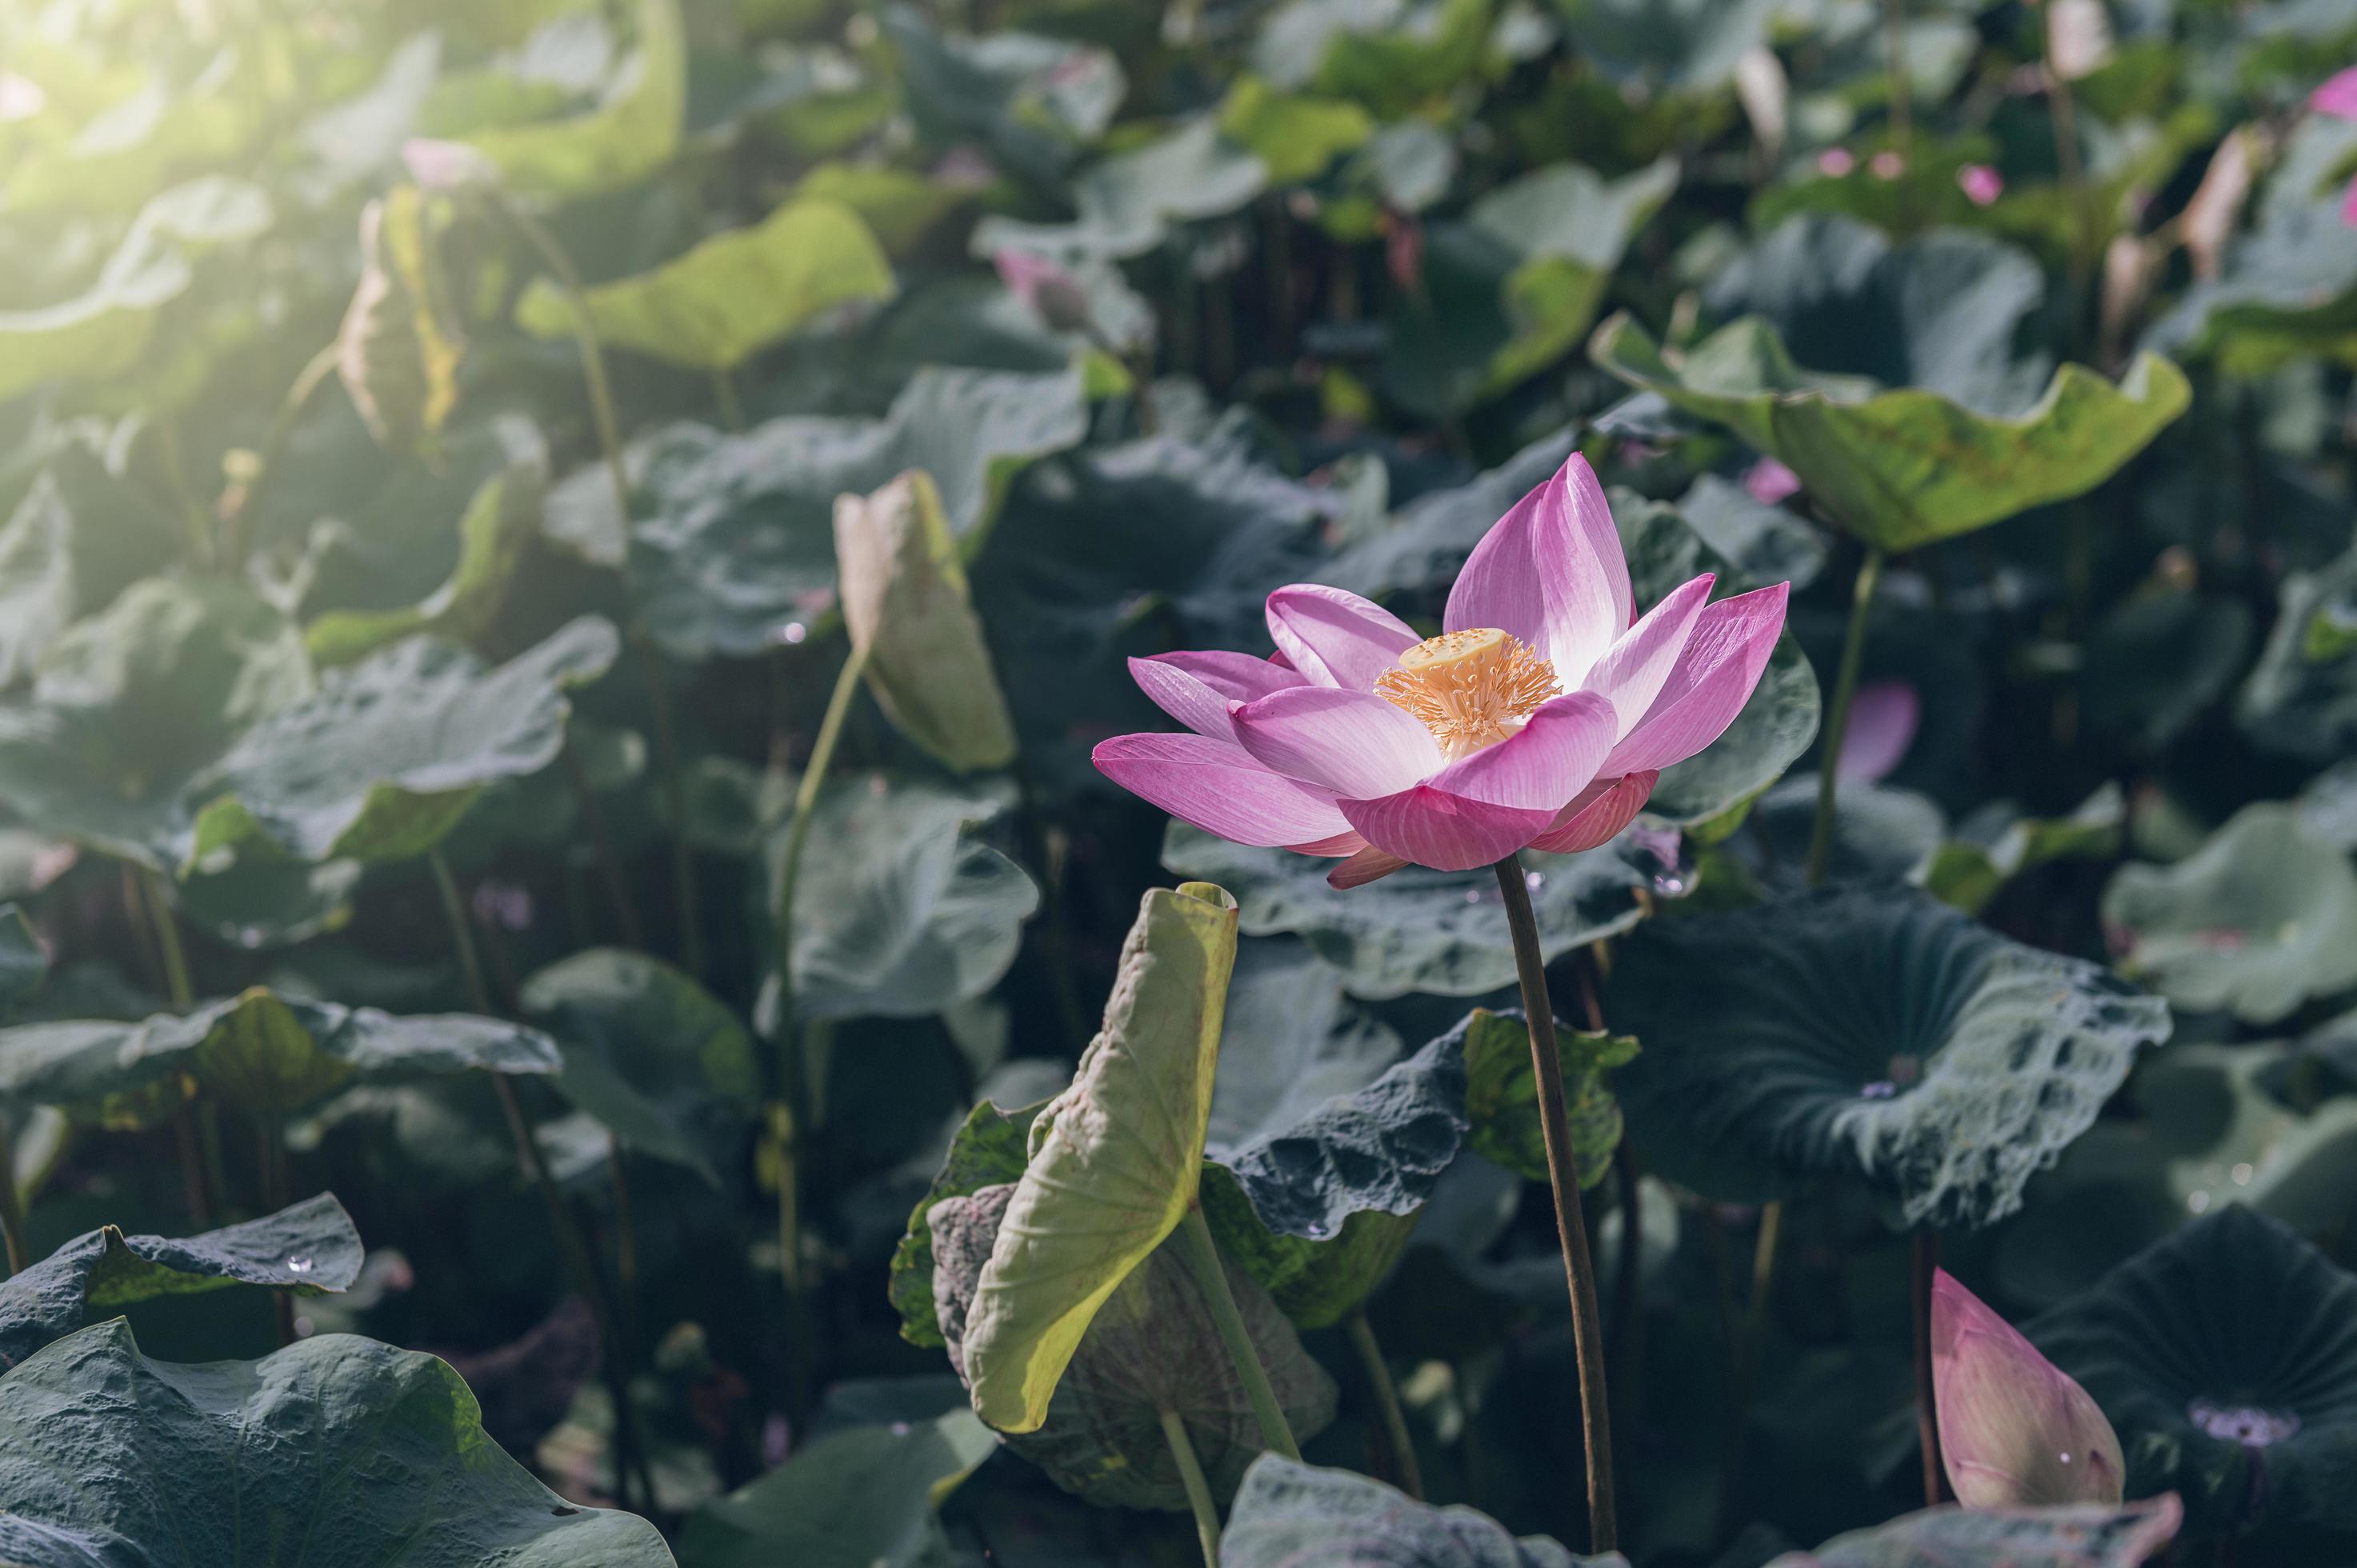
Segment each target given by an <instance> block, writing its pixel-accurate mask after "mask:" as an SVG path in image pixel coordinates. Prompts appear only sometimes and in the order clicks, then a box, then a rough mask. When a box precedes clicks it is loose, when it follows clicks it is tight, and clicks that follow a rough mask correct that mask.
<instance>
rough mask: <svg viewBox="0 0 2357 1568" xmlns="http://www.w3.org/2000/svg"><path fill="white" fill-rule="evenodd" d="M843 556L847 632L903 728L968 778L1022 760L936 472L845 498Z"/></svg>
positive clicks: (837, 529)
mask: <svg viewBox="0 0 2357 1568" xmlns="http://www.w3.org/2000/svg"><path fill="white" fill-rule="evenodd" d="M834 559H835V572H836V575H837V577H838V578H839V580H840V582H839V590H838V591H839V592H840V593H841V595H842V598H843V619H844V625H845V627H846V628H848V629H849V631H850V633H851V644H852V647H853V648H854V649H855V650H859V651H861V652H864V653H865V654H866V660H867V662H866V667H865V673H866V678H867V688H868V690H869V691H871V692H873V693H875V694H876V701H877V705H878V706H879V707H881V708H882V709H883V710H884V712H885V713H886V714H888V716H889V717H890V718H891V720H892V723H893V725H894V726H895V727H896V728H898V729H899V732H900V733H901V734H902V735H904V736H908V737H909V739H910V740H912V741H914V742H916V743H917V745H918V746H921V747H922V748H923V749H924V750H925V751H926V752H928V753H930V754H931V756H932V757H933V758H934V759H935V760H936V761H938V762H940V763H942V765H943V766H945V767H947V768H952V769H954V770H955V771H957V772H960V773H971V772H973V771H974V770H975V769H977V768H1003V767H1005V766H1006V764H1007V763H1009V762H1011V761H1013V760H1014V759H1015V721H1014V719H1013V718H1012V717H1010V716H1009V715H1008V714H1007V711H1006V695H1005V694H1004V693H1001V692H1000V691H999V689H998V677H997V676H996V674H994V673H993V672H992V665H991V658H990V649H989V647H988V646H987V645H986V644H985V642H984V641H983V635H982V622H981V621H980V620H979V619H977V618H975V616H974V605H973V603H972V600H971V596H970V595H969V592H968V590H967V587H966V578H965V567H964V565H963V564H962V563H961V562H960V561H959V559H958V545H957V539H956V536H955V535H953V534H952V532H950V523H949V518H948V515H947V514H946V513H944V512H943V511H942V497H941V491H940V490H939V489H936V488H935V486H934V484H933V481H932V477H931V475H929V474H926V473H925V472H923V471H922V470H921V469H920V470H918V471H917V472H914V473H909V474H903V475H901V476H900V477H899V478H897V479H895V480H893V481H892V482H891V483H890V484H888V485H887V486H885V487H884V488H883V489H880V490H877V492H876V493H875V494H874V495H871V496H866V497H859V496H844V497H841V498H840V499H837V500H836V501H835V503H834Z"/></svg>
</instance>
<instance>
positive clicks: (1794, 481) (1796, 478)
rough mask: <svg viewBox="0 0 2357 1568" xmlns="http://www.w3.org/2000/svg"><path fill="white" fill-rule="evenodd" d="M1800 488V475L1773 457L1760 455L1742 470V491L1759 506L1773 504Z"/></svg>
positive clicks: (1798, 491)
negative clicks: (1755, 461) (1756, 460)
mask: <svg viewBox="0 0 2357 1568" xmlns="http://www.w3.org/2000/svg"><path fill="white" fill-rule="evenodd" d="M1743 489H1744V493H1745V494H1747V495H1749V497H1750V498H1751V499H1753V500H1756V501H1758V502H1759V503H1760V505H1761V506H1774V505H1775V504H1776V503H1777V502H1778V501H1781V500H1782V499H1784V498H1785V497H1787V496H1791V495H1797V494H1799V493H1800V489H1801V476H1800V475H1798V474H1796V473H1794V472H1792V469H1790V468H1788V467H1784V465H1783V464H1781V463H1779V462H1778V461H1776V459H1775V458H1773V457H1762V458H1760V461H1758V462H1757V463H1754V464H1752V465H1751V467H1749V468H1748V469H1746V470H1745V471H1744V475H1743Z"/></svg>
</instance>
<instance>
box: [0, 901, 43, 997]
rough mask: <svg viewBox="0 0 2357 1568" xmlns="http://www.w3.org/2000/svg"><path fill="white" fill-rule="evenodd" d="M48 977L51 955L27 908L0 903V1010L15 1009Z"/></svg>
mask: <svg viewBox="0 0 2357 1568" xmlns="http://www.w3.org/2000/svg"><path fill="white" fill-rule="evenodd" d="M48 977H49V955H48V952H47V951H46V950H43V948H42V947H41V941H40V939H39V938H38V937H36V936H35V935H33V927H32V923H31V922H30V921H28V920H27V919H26V918H25V911H24V910H22V909H20V908H17V907H16V905H14V904H0V1013H5V1012H9V1011H13V1010H14V1009H15V1007H16V1004H18V1003H20V1002H22V1001H24V1000H25V999H26V998H27V997H29V996H31V995H32V994H33V993H35V992H36V991H38V990H39V989H40V988H41V983H42V982H43V981H45V980H47V979H48Z"/></svg>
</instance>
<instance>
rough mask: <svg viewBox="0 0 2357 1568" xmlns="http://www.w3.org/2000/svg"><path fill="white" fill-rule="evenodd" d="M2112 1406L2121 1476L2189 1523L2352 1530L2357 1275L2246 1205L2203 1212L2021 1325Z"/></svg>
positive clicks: (2259, 1547)
mask: <svg viewBox="0 0 2357 1568" xmlns="http://www.w3.org/2000/svg"><path fill="white" fill-rule="evenodd" d="M2027 1331H2028V1333H2029V1337H2031V1339H2033V1340H2034V1341H2036V1343H2037V1345H2038V1348H2040V1350H2042V1351H2044V1352H2045V1353H2046V1355H2047V1356H2048V1357H2049V1358H2050V1359H2051V1360H2052V1361H2053V1362H2054V1364H2055V1365H2056V1366H2058V1367H2060V1368H2061V1369H2062V1370H2064V1371H2065V1372H2068V1373H2069V1374H2071V1376H2072V1377H2073V1378H2076V1379H2077V1380H2079V1382H2080V1384H2081V1385H2082V1386H2083V1387H2084V1388H2085V1389H2086V1391H2088V1392H2089V1393H2091V1394H2093V1396H2094V1398H2095V1402H2096V1403H2097V1404H2100V1405H2101V1406H2103V1408H2104V1414H2105V1415H2106V1416H2108V1417H2109V1418H2110V1419H2111V1423H2112V1426H2113V1429H2114V1430H2115V1431H2116V1432H2117V1433H2118V1434H2119V1437H2120V1448H2121V1451H2122V1453H2123V1454H2124V1455H2126V1459H2127V1466H2128V1478H2127V1489H2128V1490H2129V1491H2130V1492H2134V1493H2141V1494H2150V1493H2153V1492H2157V1491H2161V1490H2164V1489H2166V1490H2173V1491H2175V1492H2176V1493H2177V1494H2178V1495H2179V1496H2180V1497H2182V1498H2184V1499H2185V1512H2186V1523H2187V1527H2188V1530H2189V1532H2190V1533H2192V1534H2194V1535H2199V1536H2217V1535H2234V1534H2244V1533H2248V1532H2251V1531H2259V1532H2262V1533H2260V1534H2259V1535H2256V1536H2254V1537H2253V1538H2252V1539H2251V1540H2250V1541H2249V1545H2250V1548H2251V1549H2252V1550H2253V1551H2254V1552H2255V1553H2257V1554H2258V1555H2259V1556H2260V1557H2261V1559H2262V1560H2265V1557H2266V1552H2265V1551H2264V1550H2263V1543H2264V1541H2266V1539H2267V1537H2266V1533H2265V1532H2268V1531H2275V1530H2306V1531H2316V1532H2321V1533H2324V1534H2327V1535H2330V1536H2333V1537H2337V1538H2339V1539H2340V1540H2341V1541H2342V1542H2343V1543H2344V1544H2345V1542H2346V1541H2347V1540H2348V1538H2349V1537H2350V1536H2352V1535H2357V1494H2352V1492H2351V1490H2350V1488H2349V1486H2348V1466H2349V1454H2350V1452H2351V1449H2352V1445H2357V1278H2352V1277H2351V1276H2350V1275H2349V1274H2348V1273H2345V1272H2343V1271H2342V1270H2341V1269H2338V1268H2335V1267H2334V1266H2333V1265H2332V1263H2331V1262H2330V1261H2329V1260H2328V1259H2326V1258H2325V1256H2324V1255H2323V1254H2322V1253H2320V1252H2319V1251H2316V1249H2314V1248H2313V1247H2310V1246H2309V1244H2308V1243H2307V1242H2305V1241H2303V1240H2300V1239H2299V1238H2298V1236H2296V1235H2294V1234H2293V1233H2292V1232H2291V1231H2290V1230H2286V1229H2285V1228H2284V1227H2283V1226H2282V1225H2280V1224H2277V1223H2276V1221H2275V1220H2272V1219H2267V1218H2266V1216H2264V1215H2262V1214H2259V1213H2258V1212H2256V1211H2255V1210H2254V1209H2253V1208H2250V1207H2249V1206H2247V1205H2244V1204H2233V1205H2229V1206H2227V1207H2226V1208H2222V1209H2220V1210H2218V1211H2217V1212H2214V1213H2212V1214H2207V1215H2204V1216H2203V1217H2201V1219H2196V1220H2194V1221H2193V1222H2192V1223H2191V1224H2190V1225H2188V1226H2186V1227H2185V1228H2184V1229H2183V1230H2179V1231H2178V1232H2177V1233H2176V1234H2174V1235H2172V1236H2169V1237H2167V1238H2165V1239H2164V1240H2160V1241H2158V1242H2157V1243H2155V1244H2154V1245H2153V1246H2151V1247H2149V1248H2147V1250H2145V1251H2142V1252H2139V1253H2138V1254H2136V1256H2135V1257H2133V1258H2131V1259H2129V1260H2128V1261H2127V1262H2125V1263H2122V1264H2121V1265H2120V1266H2119V1267H2117V1268H2115V1269H2114V1270H2113V1271H2112V1272H2111V1273H2109V1274H2107V1275H2105V1276H2104V1279H2103V1280H2102V1281H2101V1282H2100V1283H2097V1284H2095V1285H2093V1287H2091V1288H2089V1289H2088V1290H2086V1291H2084V1292H2082V1293H2081V1294H2077V1295H2074V1296H2072V1298H2071V1299H2070V1300H2068V1301H2065V1302H2063V1303H2062V1304H2061V1305H2059V1306H2056V1307H2055V1308H2053V1309H2052V1310H2051V1311H2050V1312H2047V1313H2045V1314H2043V1315H2041V1316H2039V1317H2038V1318H2037V1319H2035V1320H2034V1321H2032V1322H2031V1323H2030V1324H2029V1326H2028V1330H2027Z"/></svg>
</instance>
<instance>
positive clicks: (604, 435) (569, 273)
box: [499, 200, 704, 977]
mask: <svg viewBox="0 0 2357 1568" xmlns="http://www.w3.org/2000/svg"><path fill="white" fill-rule="evenodd" d="M499 208H500V212H501V213H503V214H504V215H505V216H506V218H507V220H508V221H509V222H510V223H511V224H513V225H514V226H515V230H516V231H517V232H518V233H520V234H522V236H523V237H524V239H525V240H526V241H527V242H529V243H530V244H531V245H532V247H533V250H535V251H538V252H540V256H541V260H543V261H544V262H545V263H548V270H549V271H550V272H552V273H554V274H556V284H557V287H558V288H559V289H561V290H562V291H563V292H564V295H565V303H566V305H567V306H570V308H569V309H568V310H566V312H565V317H566V319H567V320H568V321H569V322H570V323H571V324H572V328H573V341H574V345H575V347H576V349H578V351H579V353H580V356H581V380H582V383H583V385H584V386H586V387H587V389H588V392H589V418H590V423H591V424H593V425H594V426H595V427H596V429H597V448H598V451H599V453H600V454H601V455H602V456H604V457H605V460H606V475H607V478H608V479H609V480H611V481H612V484H613V487H614V515H615V516H616V518H618V519H619V521H620V522H621V525H622V530H623V532H624V534H625V535H626V536H627V534H628V533H629V532H630V470H629V469H628V468H626V467H624V466H623V463H622V424H621V420H620V419H619V417H618V416H617V415H616V414H615V413H614V391H613V385H612V383H611V382H610V381H608V380H607V379H606V349H605V345H604V344H602V343H600V342H599V341H598V340H597V328H595V327H593V326H591V325H590V322H589V310H588V307H587V305H586V304H585V303H584V302H583V297H582V295H583V291H582V286H581V273H580V269H578V268H577V267H576V266H575V265H574V264H573V258H572V257H571V256H570V255H568V254H566V253H565V247H564V246H563V245H561V244H559V243H558V242H557V239H556V236H555V235H554V234H552V233H550V232H549V231H548V228H547V226H546V225H545V224H544V223H542V222H541V220H539V219H537V218H535V217H533V215H532V214H531V213H530V212H528V211H526V210H524V209H523V208H522V207H520V206H518V205H517V204H516V203H514V202H512V201H506V200H502V201H500V203H499ZM618 575H619V576H620V578H621V582H622V592H623V595H624V596H625V599H626V601H631V600H632V596H631V595H630V572H629V570H628V569H627V567H625V569H623V570H622V571H620V572H619V574H618ZM635 610H636V607H635V603H634V602H633V614H632V619H633V620H635V619H636V618H637V617H636V613H635ZM630 641H631V644H632V645H633V646H634V647H635V648H636V649H637V650H638V651H639V654H640V659H641V660H642V661H643V662H644V663H645V665H646V670H647V703H648V708H649V711H650V713H651V714H652V716H653V719H654V730H655V760H656V763H657V765H658V766H659V767H660V768H662V776H663V799H664V804H665V805H666V806H667V807H668V808H669V809H670V811H671V874H672V887H673V897H674V899H675V900H676V901H677V903H678V905H679V912H678V921H679V958H680V967H681V968H682V969H684V970H685V971H687V972H688V973H690V974H692V975H695V976H698V977H701V976H702V975H703V973H704V926H703V917H702V915H701V913H700V912H699V908H698V904H697V899H696V892H695V850H694V846H693V845H691V844H690V843H688V840H687V775H686V773H685V771H684V770H683V768H682V766H681V762H680V755H679V740H678V736H677V732H676V730H675V728H674V727H673V723H672V711H671V693H670V691H669V689H668V688H666V687H665V686H664V684H663V675H662V659H661V657H660V656H659V655H658V654H657V653H656V651H655V650H654V648H653V647H652V646H651V644H650V643H649V642H648V641H647V639H646V638H645V635H644V633H643V631H642V630H641V629H640V628H637V627H635V626H634V627H633V628H632V630H631V637H630Z"/></svg>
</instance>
